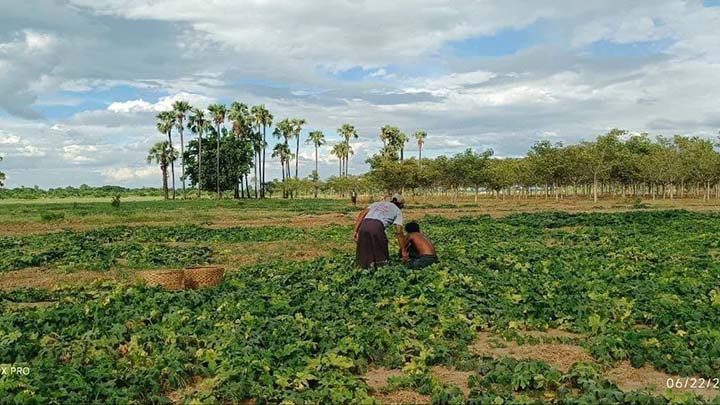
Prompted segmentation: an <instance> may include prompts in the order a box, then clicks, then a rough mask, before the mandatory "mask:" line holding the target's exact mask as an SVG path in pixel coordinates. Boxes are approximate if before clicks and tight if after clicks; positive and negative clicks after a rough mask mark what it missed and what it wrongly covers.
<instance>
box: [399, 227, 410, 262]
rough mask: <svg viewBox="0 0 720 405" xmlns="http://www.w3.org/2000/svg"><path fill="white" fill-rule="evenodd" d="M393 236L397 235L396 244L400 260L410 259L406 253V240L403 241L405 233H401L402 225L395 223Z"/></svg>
mask: <svg viewBox="0 0 720 405" xmlns="http://www.w3.org/2000/svg"><path fill="white" fill-rule="evenodd" d="M395 236H396V237H397V241H398V246H400V255H401V256H402V260H403V261H404V262H407V261H408V260H409V259H410V255H409V254H408V250H407V242H406V241H405V233H403V227H402V225H397V224H396V225H395Z"/></svg>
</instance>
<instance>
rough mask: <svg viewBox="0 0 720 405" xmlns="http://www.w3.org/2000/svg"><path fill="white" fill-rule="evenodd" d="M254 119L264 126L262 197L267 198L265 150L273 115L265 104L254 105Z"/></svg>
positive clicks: (256, 122) (261, 165) (257, 123)
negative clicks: (267, 131) (267, 132)
mask: <svg viewBox="0 0 720 405" xmlns="http://www.w3.org/2000/svg"><path fill="white" fill-rule="evenodd" d="M251 112H252V115H253V121H254V122H255V125H257V126H258V127H260V128H262V159H261V160H262V162H261V164H260V167H261V169H260V184H261V188H260V198H265V151H266V149H267V145H268V143H267V137H266V129H267V128H268V127H270V126H272V122H273V116H272V114H270V111H268V109H267V108H265V105H264V104H261V105H256V106H253V107H252V110H251Z"/></svg>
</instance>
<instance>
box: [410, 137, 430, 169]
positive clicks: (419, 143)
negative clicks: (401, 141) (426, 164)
mask: <svg viewBox="0 0 720 405" xmlns="http://www.w3.org/2000/svg"><path fill="white" fill-rule="evenodd" d="M413 136H414V137H415V141H417V146H418V164H422V150H423V145H425V139H426V138H427V132H425V131H415V133H414V134H413Z"/></svg>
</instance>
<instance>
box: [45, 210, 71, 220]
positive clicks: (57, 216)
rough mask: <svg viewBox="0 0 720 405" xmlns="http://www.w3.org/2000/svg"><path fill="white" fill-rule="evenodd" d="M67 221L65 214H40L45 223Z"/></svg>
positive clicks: (50, 212) (47, 212)
mask: <svg viewBox="0 0 720 405" xmlns="http://www.w3.org/2000/svg"><path fill="white" fill-rule="evenodd" d="M63 219H65V214H64V213H63V212H53V211H45V212H41V213H40V220H41V221H43V222H54V221H62V220H63Z"/></svg>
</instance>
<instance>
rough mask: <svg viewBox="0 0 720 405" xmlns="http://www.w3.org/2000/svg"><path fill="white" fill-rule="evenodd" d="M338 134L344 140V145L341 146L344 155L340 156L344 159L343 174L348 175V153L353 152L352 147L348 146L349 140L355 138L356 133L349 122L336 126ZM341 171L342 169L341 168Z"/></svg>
mask: <svg viewBox="0 0 720 405" xmlns="http://www.w3.org/2000/svg"><path fill="white" fill-rule="evenodd" d="M338 134H339V135H340V137H341V138H342V139H343V141H344V142H345V147H344V148H343V151H344V153H345V154H344V156H343V157H342V160H344V169H343V170H344V172H345V176H347V175H348V169H349V167H350V164H349V161H350V155H352V154H353V150H352V147H350V140H351V139H357V138H358V133H357V130H356V129H355V127H354V126H352V125H350V124H342V126H340V128H338ZM341 171H342V170H341Z"/></svg>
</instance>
